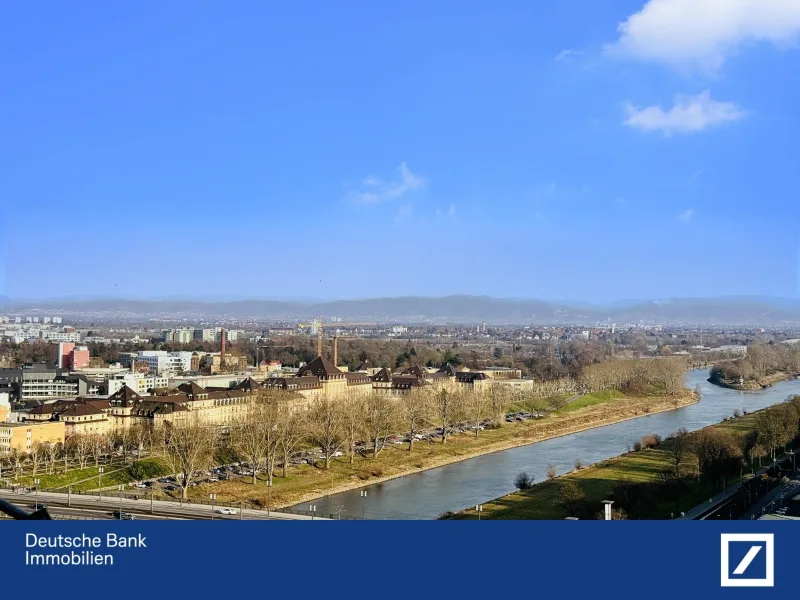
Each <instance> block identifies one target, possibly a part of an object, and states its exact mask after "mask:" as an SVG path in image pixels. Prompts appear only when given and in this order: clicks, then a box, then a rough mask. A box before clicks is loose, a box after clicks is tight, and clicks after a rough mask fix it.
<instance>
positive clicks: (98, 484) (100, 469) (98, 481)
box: [97, 467, 104, 495]
mask: <svg viewBox="0 0 800 600" xmlns="http://www.w3.org/2000/svg"><path fill="white" fill-rule="evenodd" d="M103 470H104V469H103V467H97V487H98V489H99V488H101V487H103V486H101V485H100V481H101V479H102V477H103ZM101 495H102V494H101Z"/></svg>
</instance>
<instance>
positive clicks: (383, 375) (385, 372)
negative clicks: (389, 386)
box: [372, 367, 392, 382]
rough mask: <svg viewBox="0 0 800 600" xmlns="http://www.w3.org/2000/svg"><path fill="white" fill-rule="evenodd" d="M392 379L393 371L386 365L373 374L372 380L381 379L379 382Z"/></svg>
mask: <svg viewBox="0 0 800 600" xmlns="http://www.w3.org/2000/svg"><path fill="white" fill-rule="evenodd" d="M391 380H392V373H391V371H389V369H387V368H386V367H383V368H382V369H381V370H380V371H378V372H377V373H375V375H373V376H372V381H379V382H388V381H391Z"/></svg>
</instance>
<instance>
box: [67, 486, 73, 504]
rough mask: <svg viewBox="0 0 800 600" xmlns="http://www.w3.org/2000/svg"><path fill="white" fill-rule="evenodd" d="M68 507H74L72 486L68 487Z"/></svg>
mask: <svg viewBox="0 0 800 600" xmlns="http://www.w3.org/2000/svg"><path fill="white" fill-rule="evenodd" d="M67 506H72V486H71V485H69V486H67Z"/></svg>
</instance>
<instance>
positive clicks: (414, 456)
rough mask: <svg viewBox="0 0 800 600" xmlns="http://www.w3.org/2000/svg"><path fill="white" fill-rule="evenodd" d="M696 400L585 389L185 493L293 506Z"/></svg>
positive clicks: (259, 503) (225, 500)
mask: <svg viewBox="0 0 800 600" xmlns="http://www.w3.org/2000/svg"><path fill="white" fill-rule="evenodd" d="M697 401H698V399H697V398H696V397H695V396H694V394H693V393H689V392H688V391H687V393H686V395H685V396H682V397H676V398H668V397H664V396H648V397H631V396H627V395H625V394H621V393H613V394H612V393H607V392H604V393H602V394H601V395H599V396H598V397H597V398H595V397H594V396H593V395H591V394H589V395H587V396H586V397H583V398H582V403H583V404H585V406H584V407H582V408H579V407H577V406H574V405H573V406H570V405H568V407H564V409H562V410H561V411H559V412H557V413H555V414H551V415H549V416H548V417H546V418H544V419H540V420H537V421H524V422H517V423H512V424H506V425H505V426H503V427H500V428H497V429H491V430H489V429H487V430H485V431H482V432H480V434H479V436H478V437H475V435H474V434H473V433H464V434H459V435H455V436H451V437H448V440H447V443H446V444H441V443H432V444H429V443H424V442H423V443H420V442H418V443H417V444H415V445H414V450H413V451H412V452H409V451H408V450H407V444H401V445H390V446H389V447H387V448H386V449H385V450H384V451H383V452H381V453H380V454H379V455H378V457H377V458H374V459H373V458H365V457H362V456H360V455H356V457H355V461H354V464H352V465H350V464H349V458H348V457H347V456H344V457H339V458H336V459H334V460H332V461H331V466H330V468H329V469H328V470H325V469H321V468H317V467H314V466H311V465H301V466H298V467H292V468H291V469H290V470H289V473H288V476H287V477H286V478H282V477H275V478H274V479H273V485H272V487H271V488H267V487H266V482H265V481H262V480H260V478H261V477H263V476H262V475H260V476H259V481H258V482H257V483H256V485H253V484H252V483H251V482H244V481H241V480H239V481H224V482H217V483H213V484H202V485H200V486H197V487H193V488H190V490H189V495H190V498H193V497H194V498H207V497H208V494H209V493H214V494H216V496H217V499H218V500H219V501H221V502H228V501H231V502H240V501H244V502H246V503H248V502H249V503H251V504H252V505H255V506H263V507H266V506H270V507H272V508H280V507H286V506H293V505H295V504H300V503H304V502H308V501H311V500H314V499H317V498H320V497H322V496H327V495H330V494H337V493H340V492H346V491H349V490H353V489H357V488H360V487H365V486H370V485H373V484H376V483H381V482H385V481H389V480H391V479H396V478H399V477H403V476H405V475H410V474H413V473H419V472H421V471H426V470H429V469H434V468H437V467H442V466H445V465H448V464H452V463H456V462H460V461H464V460H467V459H470V458H475V457H477V456H481V455H484V454H490V453H494V452H500V451H502V450H508V449H510V448H515V447H518V446H524V445H529V444H533V443H536V442H541V441H544V440H548V439H552V438H556V437H560V436H564V435H569V434H573V433H577V432H580V431H584V430H587V429H592V428H596V427H602V426H604V425H610V424H613V423H618V422H621V421H626V420H630V419H635V418H638V417H642V416H646V415H648V414H655V413H658V412H663V411H668V410H673V409H675V408H679V407H681V406H687V405H689V404H693V403H695V402H697Z"/></svg>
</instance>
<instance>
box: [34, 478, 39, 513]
mask: <svg viewBox="0 0 800 600" xmlns="http://www.w3.org/2000/svg"><path fill="white" fill-rule="evenodd" d="M39 483H40V480H39V479H34V480H33V485H34V486H36V500H35V501H34V502H35V503H36V510H39Z"/></svg>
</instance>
